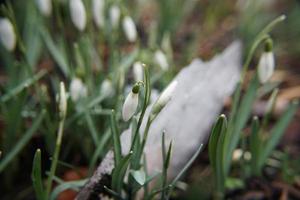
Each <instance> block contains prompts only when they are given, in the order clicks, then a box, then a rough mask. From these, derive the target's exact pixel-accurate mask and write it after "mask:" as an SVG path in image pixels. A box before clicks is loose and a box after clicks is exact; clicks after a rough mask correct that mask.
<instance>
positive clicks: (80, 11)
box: [70, 0, 86, 31]
mask: <svg viewBox="0 0 300 200" xmlns="http://www.w3.org/2000/svg"><path fill="white" fill-rule="evenodd" d="M70 13H71V20H72V22H73V24H74V26H75V27H76V28H77V29H78V30H79V31H83V30H84V29H85V26H86V13H85V8H84V5H83V2H82V0H70Z"/></svg>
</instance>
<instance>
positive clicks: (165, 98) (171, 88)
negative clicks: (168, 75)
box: [151, 80, 178, 120]
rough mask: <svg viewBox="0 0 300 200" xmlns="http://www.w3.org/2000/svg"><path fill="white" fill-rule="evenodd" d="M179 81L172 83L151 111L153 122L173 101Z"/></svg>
mask: <svg viewBox="0 0 300 200" xmlns="http://www.w3.org/2000/svg"><path fill="white" fill-rule="evenodd" d="M177 84H178V81H177V80H174V81H172V82H171V83H170V84H169V85H168V86H167V88H166V89H165V90H164V91H163V92H162V93H161V95H160V96H159V97H158V99H157V100H156V102H155V103H154V105H153V107H152V110H151V118H152V120H153V119H154V118H155V117H156V116H157V115H158V113H159V112H160V111H161V110H162V109H163V108H164V107H165V105H166V104H167V103H168V102H169V101H170V100H171V98H172V96H173V93H174V91H175V89H176V87H177Z"/></svg>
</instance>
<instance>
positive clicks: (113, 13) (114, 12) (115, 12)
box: [109, 5, 121, 28]
mask: <svg viewBox="0 0 300 200" xmlns="http://www.w3.org/2000/svg"><path fill="white" fill-rule="evenodd" d="M120 15H121V11H120V8H119V7H118V6H116V5H113V6H112V7H111V8H110V10H109V17H110V22H111V25H112V27H113V28H116V27H117V26H118V24H119V20H120Z"/></svg>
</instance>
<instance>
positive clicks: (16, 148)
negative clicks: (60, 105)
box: [0, 110, 46, 172]
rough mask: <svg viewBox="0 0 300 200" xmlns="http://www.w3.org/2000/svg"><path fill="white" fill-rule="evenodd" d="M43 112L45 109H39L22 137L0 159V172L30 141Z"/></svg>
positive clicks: (38, 125) (39, 123) (41, 119)
mask: <svg viewBox="0 0 300 200" xmlns="http://www.w3.org/2000/svg"><path fill="white" fill-rule="evenodd" d="M45 113H46V112H45V110H43V111H41V113H40V114H39V115H38V117H37V118H36V119H35V120H34V122H33V124H32V126H31V127H30V129H28V130H27V131H26V132H25V133H24V135H23V137H22V138H21V139H20V140H19V141H18V142H17V143H16V145H15V146H14V148H13V149H12V150H11V151H10V152H9V153H8V154H7V155H6V156H5V157H4V158H3V160H1V162H0V172H2V171H3V170H4V169H5V168H6V167H7V165H8V164H9V163H10V162H11V161H12V160H13V159H14V158H15V157H16V156H17V155H18V154H19V153H20V152H21V151H22V149H23V148H24V147H25V146H26V144H27V143H28V142H29V141H30V139H31V138H32V136H33V134H34V133H35V132H36V130H37V129H38V128H39V127H40V125H41V122H42V121H43V119H44V116H45Z"/></svg>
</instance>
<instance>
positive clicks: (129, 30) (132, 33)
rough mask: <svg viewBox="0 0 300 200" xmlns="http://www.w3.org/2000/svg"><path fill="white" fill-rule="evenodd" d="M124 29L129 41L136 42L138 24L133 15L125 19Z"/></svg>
mask: <svg viewBox="0 0 300 200" xmlns="http://www.w3.org/2000/svg"><path fill="white" fill-rule="evenodd" d="M123 30H124V33H125V35H126V37H127V39H128V41H129V42H135V41H136V39H137V30H136V26H135V24H134V22H133V20H132V18H131V17H129V16H125V17H124V19H123Z"/></svg>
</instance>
